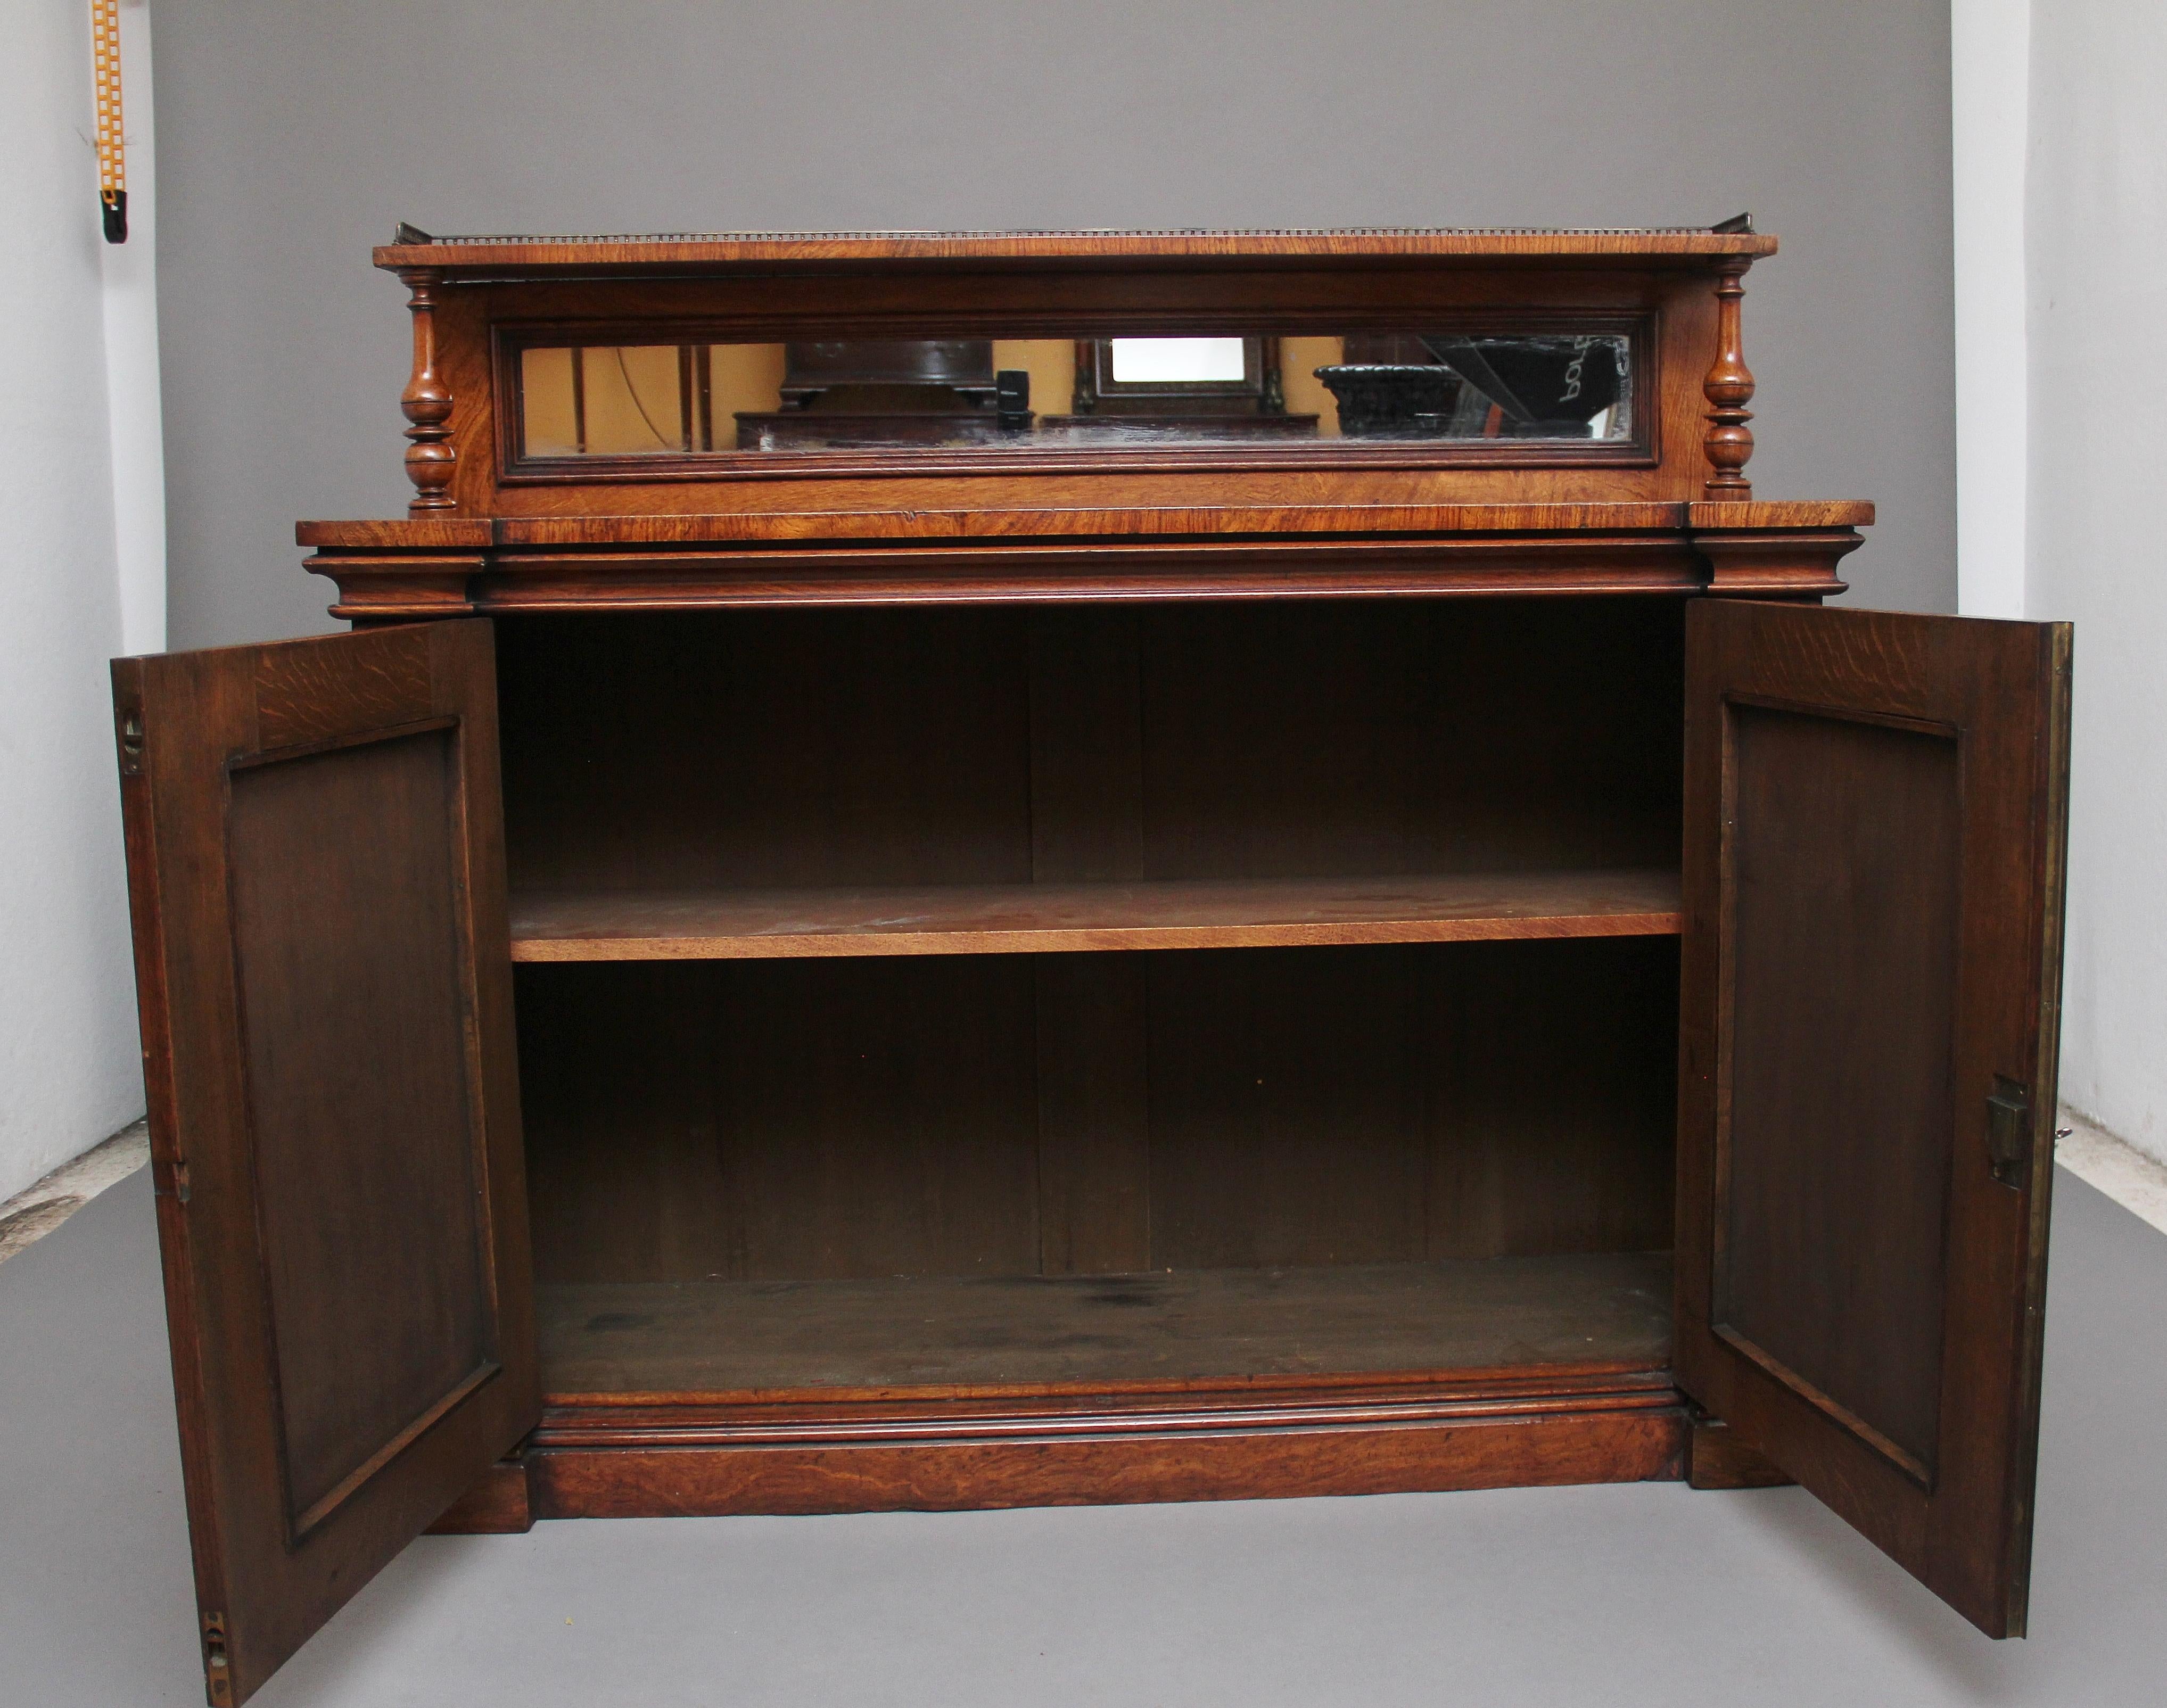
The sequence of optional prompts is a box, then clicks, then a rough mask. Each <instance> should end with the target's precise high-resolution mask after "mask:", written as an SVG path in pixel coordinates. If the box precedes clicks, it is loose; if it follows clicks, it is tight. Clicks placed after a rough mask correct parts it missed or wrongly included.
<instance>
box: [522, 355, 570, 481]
mask: <svg viewBox="0 0 2167 1708" xmlns="http://www.w3.org/2000/svg"><path fill="white" fill-rule="evenodd" d="M519 393H520V397H521V399H522V402H523V403H524V405H525V406H526V412H527V455H528V456H530V457H570V456H571V455H573V454H574V453H575V452H577V451H578V450H579V448H580V442H579V432H578V428H577V426H576V424H575V420H574V417H573V412H572V352H570V351H569V350H527V351H522V352H521V354H520V358H519Z"/></svg>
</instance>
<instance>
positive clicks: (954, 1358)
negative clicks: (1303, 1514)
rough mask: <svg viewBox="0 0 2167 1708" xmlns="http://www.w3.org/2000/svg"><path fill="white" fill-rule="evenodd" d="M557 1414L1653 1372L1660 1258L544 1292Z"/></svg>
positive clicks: (1664, 1325) (1661, 1285) (1667, 1265)
mask: <svg viewBox="0 0 2167 1708" xmlns="http://www.w3.org/2000/svg"><path fill="white" fill-rule="evenodd" d="M538 1303H539V1307H540V1312H539V1320H540V1329H541V1341H542V1372H543V1385H544V1387H545V1388H547V1390H548V1392H549V1393H551V1394H553V1395H555V1396H558V1397H559V1398H563V1399H573V1398H577V1397H579V1396H581V1395H595V1394H611V1395H616V1396H620V1397H621V1396H624V1395H628V1394H636V1393H672V1394H686V1393H746V1392H755V1391H757V1392H773V1391H777V1390H793V1389H803V1388H849V1389H865V1388H893V1387H921V1386H923V1387H941V1388H956V1387H962V1388H1004V1387H1015V1388H1028V1387H1036V1386H1046V1385H1060V1384H1064V1383H1081V1384H1089V1383H1109V1382H1111V1383H1122V1384H1126V1383H1139V1382H1144V1383H1149V1382H1153V1381H1166V1382H1201V1381H1211V1380H1226V1379H1232V1378H1248V1377H1300V1376H1314V1375H1320V1374H1327V1373H1333V1372H1341V1373H1352V1372H1369V1373H1378V1374H1381V1373H1385V1372H1454V1371H1457V1372H1465V1371H1479V1370H1496V1369H1503V1368H1509V1367H1531V1366H1566V1365H1571V1366H1584V1365H1590V1364H1606V1363H1616V1364H1619V1365H1623V1366H1630V1367H1633V1368H1635V1369H1658V1368H1661V1367H1662V1366H1663V1364H1664V1362H1665V1361H1666V1360H1667V1359H1668V1357H1669V1356H1670V1335H1671V1260H1670V1254H1669V1253H1667V1252H1661V1251H1657V1252H1598V1253H1591V1254H1586V1255H1580V1256H1541V1257H1497V1258H1487V1259H1458V1260H1453V1261H1442V1262H1432V1263H1375V1264H1359V1265H1345V1266H1334V1267H1319V1268H1305V1269H1203V1270H1179V1271H1173V1272H1165V1271H1154V1272H1148V1273H1143V1274H1132V1275H1084V1276H1060V1277H1036V1276H1022V1277H970V1278H958V1277H949V1276H932V1277H898V1278H891V1279H884V1280H877V1281H806V1282H762V1281H708V1282H644V1283H641V1282H618V1283H604V1284H595V1285H578V1286H562V1285H560V1286H554V1287H548V1286H545V1287H543V1288H540V1289H539V1300H538Z"/></svg>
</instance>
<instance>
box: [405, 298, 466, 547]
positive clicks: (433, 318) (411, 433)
mask: <svg viewBox="0 0 2167 1708" xmlns="http://www.w3.org/2000/svg"><path fill="white" fill-rule="evenodd" d="M399 277H400V279H401V280H402V281H403V282H404V283H405V286H406V288H407V290H408V291H409V293H411V294H410V295H409V297H408V299H407V303H406V309H407V312H408V313H410V314H411V315H413V317H414V371H413V372H412V373H411V374H410V375H409V376H408V377H407V380H406V389H405V391H404V392H403V393H401V394H400V398H399V408H400V411H401V413H403V414H404V415H405V417H406V420H407V421H408V423H409V424H410V425H409V426H407V429H406V437H407V439H408V441H409V443H408V445H407V447H406V478H407V479H409V480H411V481H412V482H413V483H414V496H413V497H412V498H411V500H408V501H407V505H406V510H407V513H408V514H409V515H411V516H429V515H432V514H433V513H435V512H437V511H439V510H456V509H458V500H457V499H455V498H453V496H452V495H451V494H450V493H449V492H448V490H447V488H448V487H449V486H450V485H451V484H452V469H453V466H454V465H455V464H456V463H458V452H457V451H455V450H453V448H452V444H451V438H452V392H451V388H450V387H449V386H448V385H446V384H445V383H444V377H443V375H442V374H441V373H438V372H437V299H436V287H437V273H436V272H434V271H432V269H430V268H428V267H401V268H400V272H399Z"/></svg>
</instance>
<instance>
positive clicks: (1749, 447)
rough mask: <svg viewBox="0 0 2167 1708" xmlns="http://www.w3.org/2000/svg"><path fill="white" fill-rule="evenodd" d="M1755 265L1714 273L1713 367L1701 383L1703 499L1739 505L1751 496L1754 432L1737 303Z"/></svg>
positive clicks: (1734, 263) (1729, 264)
mask: <svg viewBox="0 0 2167 1708" xmlns="http://www.w3.org/2000/svg"><path fill="white" fill-rule="evenodd" d="M1752 264H1753V263H1752V262H1751V261H1747V260H1744V259H1734V260H1727V261H1725V262H1723V264H1722V265H1721V266H1720V267H1719V268H1718V269H1717V271H1716V286H1715V300H1716V310H1717V312H1716V345H1717V349H1716V357H1715V366H1714V367H1713V368H1709V371H1708V378H1706V379H1704V380H1703V381H1702V382H1701V387H1700V389H1701V392H1702V394H1703V396H1705V397H1706V398H1707V399H1708V401H1709V411H1708V436H1707V437H1706V438H1705V439H1704V440H1703V441H1702V445H1703V448H1704V449H1705V450H1706V452H1707V453H1708V465H1709V477H1708V485H1707V489H1706V490H1707V494H1708V496H1709V498H1711V499H1718V500H1723V499H1732V500H1743V499H1749V498H1751V497H1752V496H1753V483H1752V482H1751V481H1750V480H1748V479H1746V474H1745V468H1746V463H1748V462H1749V461H1750V460H1751V457H1752V456H1753V430H1752V429H1751V427H1749V426H1746V423H1747V422H1748V421H1750V420H1752V419H1753V412H1752V411H1751V410H1749V409H1747V408H1746V405H1747V404H1749V403H1751V402H1752V400H1753V370H1752V369H1751V368H1748V367H1747V366H1746V352H1745V348H1744V336H1743V334H1742V333H1741V331H1740V324H1739V323H1740V313H1739V304H1740V303H1741V302H1742V301H1743V300H1744V299H1745V297H1746V286H1745V284H1744V283H1743V281H1744V279H1745V277H1746V268H1747V267H1751V265H1752Z"/></svg>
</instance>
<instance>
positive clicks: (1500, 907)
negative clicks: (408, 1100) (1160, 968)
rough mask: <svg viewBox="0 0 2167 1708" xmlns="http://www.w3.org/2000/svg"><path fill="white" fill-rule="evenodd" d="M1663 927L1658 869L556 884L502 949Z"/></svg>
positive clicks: (1368, 938) (922, 945) (907, 950)
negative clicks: (915, 883) (694, 885)
mask: <svg viewBox="0 0 2167 1708" xmlns="http://www.w3.org/2000/svg"><path fill="white" fill-rule="evenodd" d="M1677 930H1678V878H1677V873H1676V872H1673V871H1665V870H1603V871H1560V872H1505V873H1495V872H1489V873H1474V874H1459V875H1449V876H1427V877H1381V878H1324V879H1300V880H1243V881H1219V880H1212V881H1188V882H1171V883H1121V884H946V885H939V886H928V887H918V888H897V889H886V888H881V889H872V888H868V889H803V890H714V891H602V892H590V893H572V892H567V891H555V892H545V893H532V894H527V895H518V896H513V898H512V902H511V955H512V959H513V960H522V961H570V960H775V959H784V958H795V957H804V956H813V955H874V954H1052V953H1059V952H1062V951H1071V950H1091V949H1259V948H1269V947H1286V946H1291V945H1298V944H1354V943H1463V942H1474V941H1479V940H1482V939H1497V938H1557V937H1651V936H1674V935H1676V934H1677Z"/></svg>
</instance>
